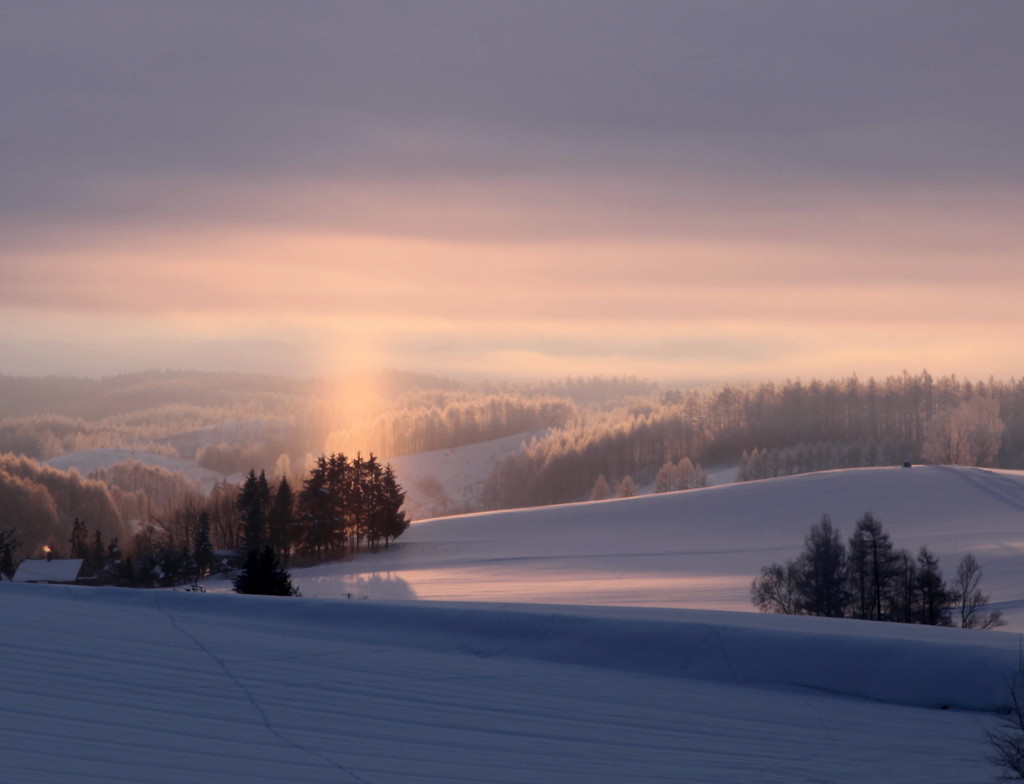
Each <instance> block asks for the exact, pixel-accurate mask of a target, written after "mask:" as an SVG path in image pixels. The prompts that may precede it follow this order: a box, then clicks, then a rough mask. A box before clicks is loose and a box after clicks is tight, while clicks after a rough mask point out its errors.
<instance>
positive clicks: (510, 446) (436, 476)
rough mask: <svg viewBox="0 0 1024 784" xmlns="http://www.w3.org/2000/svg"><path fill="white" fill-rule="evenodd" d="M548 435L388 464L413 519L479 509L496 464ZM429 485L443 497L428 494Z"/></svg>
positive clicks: (420, 454) (407, 457) (522, 436)
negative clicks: (532, 439)
mask: <svg viewBox="0 0 1024 784" xmlns="http://www.w3.org/2000/svg"><path fill="white" fill-rule="evenodd" d="M546 432H547V431H545V430H538V431H535V432H532V433H521V434H519V435H514V436H507V437H505V438H497V439H494V440H492V441H482V442H480V443H478V444H470V445H469V446H460V447H455V448H453V449H439V450H437V451H433V452H417V453H416V454H413V455H401V456H399V457H392V458H390V459H389V460H388V461H387V462H388V463H390V464H391V467H392V468H393V469H394V470H395V476H396V477H397V478H398V481H399V483H400V484H401V485H402V487H403V488H404V489H405V492H406V511H407V513H408V515H409V517H410V519H412V520H420V519H423V518H425V517H428V516H429V517H437V516H439V515H441V514H451V513H453V512H454V511H459V510H466V509H479V508H480V504H479V499H480V492H481V489H482V486H483V483H484V481H485V480H486V479H487V477H488V476H489V475H490V473H491V469H492V468H493V467H494V464H495V463H496V462H497V461H498V460H499V459H501V458H502V457H505V456H506V455H509V454H513V453H515V452H518V451H519V450H520V449H521V448H522V446H523V444H526V443H529V442H530V439H531V438H540V437H541V436H543V435H544V434H545V433H546ZM427 483H430V485H434V486H435V487H439V488H440V490H441V493H442V495H441V496H440V497H438V496H436V495H432V494H430V493H428V492H427V489H428V487H429V486H430V485H428V484H427ZM435 483H436V484H435Z"/></svg>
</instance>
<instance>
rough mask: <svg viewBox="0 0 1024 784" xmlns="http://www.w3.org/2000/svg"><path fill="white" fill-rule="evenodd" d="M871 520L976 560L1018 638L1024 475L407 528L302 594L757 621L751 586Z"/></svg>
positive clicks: (877, 477)
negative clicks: (821, 538)
mask: <svg viewBox="0 0 1024 784" xmlns="http://www.w3.org/2000/svg"><path fill="white" fill-rule="evenodd" d="M868 510H870V511H871V512H872V513H873V514H875V516H877V517H878V518H880V519H881V520H882V522H883V524H884V526H885V528H886V530H887V531H889V532H890V534H891V535H892V538H893V541H894V543H895V545H896V546H897V547H905V548H907V549H908V550H910V551H911V552H912V553H914V554H916V552H917V550H918V548H919V547H921V546H922V545H927V546H928V547H929V548H930V549H931V550H932V551H933V552H935V553H936V554H937V555H938V556H939V558H940V565H941V566H942V567H943V569H944V570H945V574H946V576H947V578H949V577H951V576H952V575H953V573H954V572H955V569H956V564H957V562H958V561H959V559H960V557H961V556H962V555H963V554H964V553H967V552H971V553H974V555H975V556H976V557H977V558H978V560H979V562H980V563H981V565H982V567H983V570H984V574H983V578H982V588H983V590H985V591H987V592H988V593H990V594H991V597H992V600H993V602H995V603H998V604H997V606H1000V607H1002V608H1003V609H1004V611H1005V613H1006V616H1007V618H1008V619H1009V620H1010V621H1011V626H1010V627H1009V628H1011V629H1014V630H1022V631H1024V580H1021V579H1020V575H1021V574H1024V475H1022V474H1020V473H1016V472H1003V471H989V470H983V469H976V468H949V467H940V466H926V467H915V468H911V469H904V468H866V469H851V470H844V471H829V472H824V473H816V474H807V475H804V476H796V477H786V478H781V479H772V480H765V481H761V482H746V483H740V484H734V485H727V486H722V487H710V488H704V489H701V490H690V491H685V492H682V493H668V494H663V495H656V496H643V497H638V498H631V499H625V500H617V501H602V502H593V503H585V504H570V505H565V506H557V507H545V508H540V509H524V510H515V511H506V512H495V513H489V514H476V515H465V516H461V517H453V518H444V519H437V520H430V521H425V522H422V523H418V524H415V525H413V526H412V527H411V528H410V530H409V531H407V532H406V533H405V534H404V535H403V536H402V538H401V539H400V540H399V541H398V543H397V544H396V545H395V546H394V547H393V548H392V549H391V550H390V551H388V552H381V553H378V554H376V555H373V556H363V557H359V558H356V559H354V560H351V561H347V562H344V563H339V564H327V565H323V566H319V567H315V568H311V569H303V570H296V571H295V572H294V573H293V577H295V578H296V580H297V582H298V583H299V584H300V586H301V589H302V591H303V593H304V594H306V595H309V596H338V595H345V594H349V593H351V594H354V595H358V596H369V597H371V598H395V599H399V598H421V599H447V600H460V601H463V600H466V601H480V600H484V601H502V602H509V601H511V602H542V603H549V604H551V603H553V604H598V605H642V606H657V607H691V608H704V609H719V610H740V611H746V610H749V609H751V607H750V602H749V588H750V581H751V579H752V578H753V577H754V575H756V574H757V573H758V571H759V570H760V568H761V567H762V566H764V565H766V564H768V563H770V562H772V561H784V560H786V559H788V558H792V557H794V556H795V555H796V553H797V552H798V551H799V549H800V548H801V547H802V544H803V538H804V536H805V535H806V533H807V530H808V529H809V528H810V526H811V525H812V524H814V523H816V522H817V521H818V520H819V519H820V518H821V515H822V514H823V513H828V514H830V515H831V517H832V521H833V523H835V524H836V525H837V526H838V527H839V529H840V531H841V532H842V533H843V535H844V536H849V534H850V533H852V531H853V526H854V523H855V522H856V520H857V519H858V518H859V517H860V516H861V515H863V513H864V512H865V511H868Z"/></svg>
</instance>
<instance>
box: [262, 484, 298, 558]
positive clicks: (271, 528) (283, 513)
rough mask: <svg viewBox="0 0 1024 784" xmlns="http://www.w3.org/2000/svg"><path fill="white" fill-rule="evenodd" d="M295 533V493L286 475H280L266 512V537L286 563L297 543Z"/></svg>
mask: <svg viewBox="0 0 1024 784" xmlns="http://www.w3.org/2000/svg"><path fill="white" fill-rule="evenodd" d="M295 533H296V532H295V494H294V493H293V492H292V486H291V483H290V482H289V481H288V477H287V476H282V477H281V481H280V482H279V483H278V485H277V489H276V490H275V491H274V497H273V498H272V499H271V501H270V510H269V511H268V513H267V537H268V539H269V541H270V546H271V547H273V548H274V550H275V551H276V552H278V553H280V556H281V560H282V561H284V563H286V564H287V563H288V562H289V561H290V560H291V553H292V550H293V549H294V548H295V547H296V545H297V544H298V543H297V542H296V541H295Z"/></svg>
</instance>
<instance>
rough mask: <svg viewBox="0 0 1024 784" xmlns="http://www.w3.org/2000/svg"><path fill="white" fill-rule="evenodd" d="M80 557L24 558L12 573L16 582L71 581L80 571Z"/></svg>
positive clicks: (76, 577) (75, 578)
mask: <svg viewBox="0 0 1024 784" xmlns="http://www.w3.org/2000/svg"><path fill="white" fill-rule="evenodd" d="M82 563H83V561H82V559H81V558H52V559H50V560H49V561H47V560H46V559H45V558H26V559H25V560H24V561H22V562H21V564H20V565H19V566H18V571H17V572H15V573H14V580H13V582H16V583H73V582H74V581H75V580H77V579H78V573H79V572H81V571H82Z"/></svg>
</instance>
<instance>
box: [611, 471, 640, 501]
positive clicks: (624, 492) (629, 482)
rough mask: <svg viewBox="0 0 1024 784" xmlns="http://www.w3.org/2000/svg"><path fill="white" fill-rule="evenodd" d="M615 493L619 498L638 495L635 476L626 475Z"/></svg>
mask: <svg viewBox="0 0 1024 784" xmlns="http://www.w3.org/2000/svg"><path fill="white" fill-rule="evenodd" d="M615 495H616V496H617V497H618V498H632V497H633V496H635V495H636V482H634V481H633V477H631V476H626V478H625V479H623V480H622V481H621V482H619V484H618V485H617V486H616V488H615Z"/></svg>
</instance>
